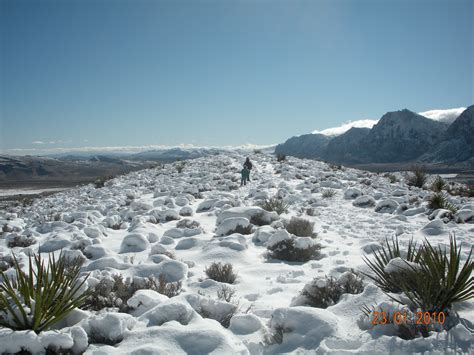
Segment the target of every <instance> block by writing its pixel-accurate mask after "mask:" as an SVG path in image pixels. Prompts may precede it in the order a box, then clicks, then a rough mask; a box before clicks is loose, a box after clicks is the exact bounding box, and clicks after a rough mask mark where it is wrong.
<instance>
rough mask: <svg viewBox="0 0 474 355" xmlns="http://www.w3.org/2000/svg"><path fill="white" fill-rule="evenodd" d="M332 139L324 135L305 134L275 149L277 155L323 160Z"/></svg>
mask: <svg viewBox="0 0 474 355" xmlns="http://www.w3.org/2000/svg"><path fill="white" fill-rule="evenodd" d="M329 141H330V138H329V137H328V136H325V135H323V134H304V135H302V136H298V137H292V138H290V139H288V140H287V141H286V142H285V143H283V144H279V145H277V146H276V148H275V153H276V154H286V155H292V156H295V157H299V158H317V159H323V155H324V152H325V150H326V146H327V144H328V143H329Z"/></svg>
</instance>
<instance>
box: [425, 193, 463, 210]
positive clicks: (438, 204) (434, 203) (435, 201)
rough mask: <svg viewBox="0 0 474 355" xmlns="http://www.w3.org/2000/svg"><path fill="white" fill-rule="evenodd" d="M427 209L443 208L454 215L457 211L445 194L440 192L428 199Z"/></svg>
mask: <svg viewBox="0 0 474 355" xmlns="http://www.w3.org/2000/svg"><path fill="white" fill-rule="evenodd" d="M428 208H430V209H432V210H437V209H439V208H443V209H446V210H450V211H451V212H452V213H456V212H457V210H458V209H457V208H456V206H454V205H453V204H452V203H451V202H449V200H448V196H447V195H446V193H442V192H437V193H435V194H433V195H431V196H430V197H429V198H428Z"/></svg>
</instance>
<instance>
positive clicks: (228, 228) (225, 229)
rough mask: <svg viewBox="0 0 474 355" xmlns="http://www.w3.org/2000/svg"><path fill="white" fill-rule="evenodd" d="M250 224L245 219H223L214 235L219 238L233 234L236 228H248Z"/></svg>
mask: <svg viewBox="0 0 474 355" xmlns="http://www.w3.org/2000/svg"><path fill="white" fill-rule="evenodd" d="M249 226H250V222H249V220H248V218H245V217H229V218H226V219H224V220H223V221H222V222H221V223H220V225H219V226H218V227H217V229H216V235H217V236H219V237H221V236H225V235H229V234H232V233H234V231H235V230H236V228H237V227H240V228H248V227H249Z"/></svg>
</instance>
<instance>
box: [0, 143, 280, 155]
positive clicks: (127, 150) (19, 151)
mask: <svg viewBox="0 0 474 355" xmlns="http://www.w3.org/2000/svg"><path fill="white" fill-rule="evenodd" d="M272 147H275V144H268V145H258V144H252V143H246V144H243V145H238V146H231V145H227V146H196V145H194V144H178V145H174V146H171V145H162V144H160V145H144V146H110V147H75V148H68V147H55V148H15V149H4V150H0V154H8V155H47V154H64V153H72V154H74V153H94V154H95V153H122V154H133V153H140V152H145V151H149V150H167V149H173V148H180V149H183V150H187V149H189V150H193V149H224V150H245V151H252V150H254V149H268V148H272Z"/></svg>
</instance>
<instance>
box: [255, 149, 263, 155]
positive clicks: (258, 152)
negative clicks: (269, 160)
mask: <svg viewBox="0 0 474 355" xmlns="http://www.w3.org/2000/svg"><path fill="white" fill-rule="evenodd" d="M253 154H262V151H261V150H260V149H254V150H253Z"/></svg>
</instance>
